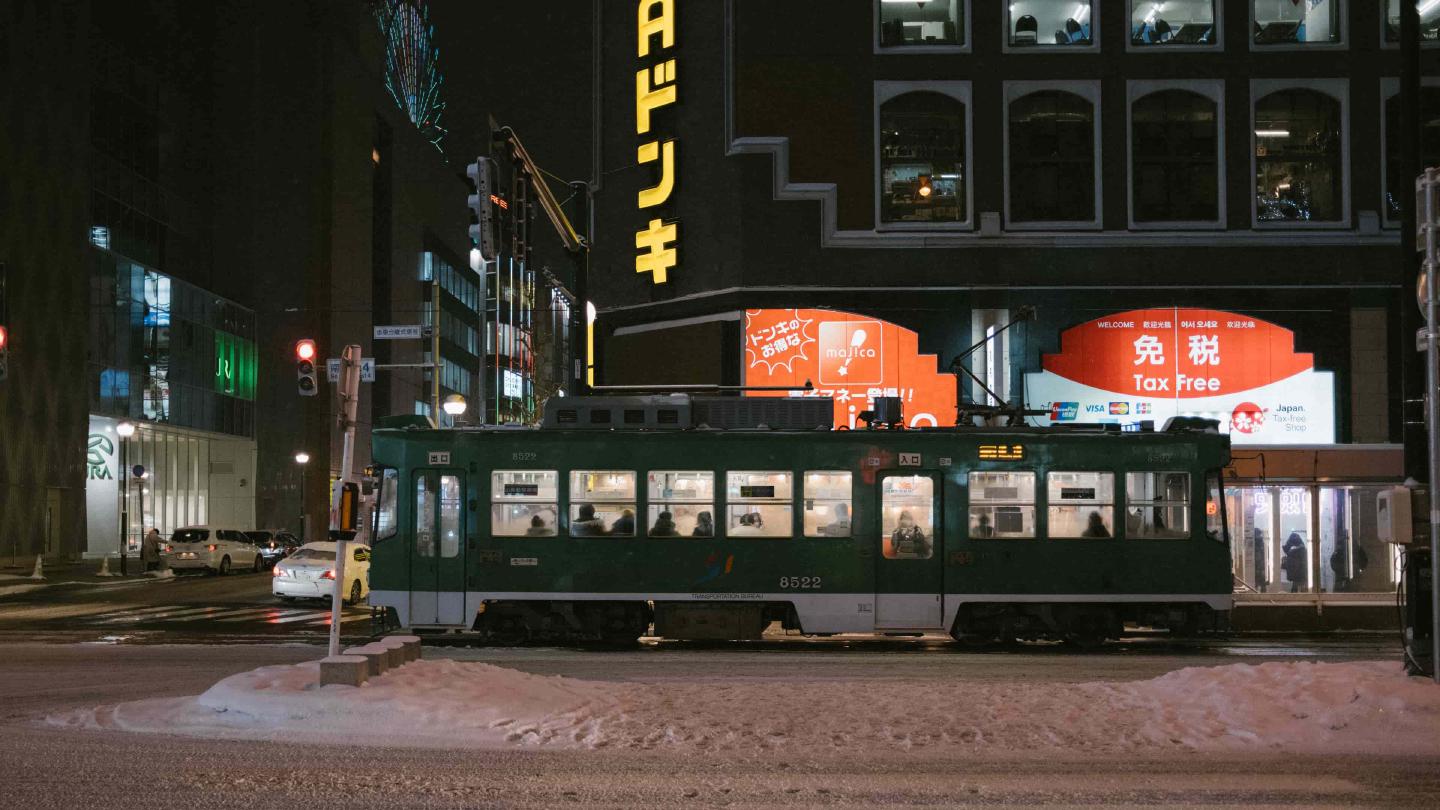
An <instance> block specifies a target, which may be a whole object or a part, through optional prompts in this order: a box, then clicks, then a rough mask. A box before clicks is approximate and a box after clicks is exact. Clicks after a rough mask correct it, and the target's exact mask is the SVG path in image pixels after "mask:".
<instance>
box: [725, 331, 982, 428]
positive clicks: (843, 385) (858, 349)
mask: <svg viewBox="0 0 1440 810" xmlns="http://www.w3.org/2000/svg"><path fill="white" fill-rule="evenodd" d="M919 344H920V338H919V336H918V335H916V334H915V332H913V331H911V330H909V329H905V328H902V327H900V326H896V325H895V324H893V323H889V322H887V321H882V320H879V319H877V318H868V317H865V316H861V315H855V314H852V313H849V312H836V311H833V310H826V309H752V310H746V312H745V375H744V383H745V385H752V386H794V387H797V388H798V387H800V386H803V385H804V384H805V382H806V381H807V380H808V381H810V382H811V383H813V384H814V386H815V389H814V390H812V391H808V392H803V393H802V392H800V391H792V392H788V393H787V392H785V391H757V392H751V394H750V395H751V396H780V397H783V396H815V397H833V398H834V399H835V425H836V427H850V428H854V427H856V426H857V422H858V415H859V413H860V412H861V411H867V410H870V409H871V408H872V407H873V406H874V399H875V398H876V397H882V396H889V397H900V399H901V400H902V401H903V402H904V408H905V424H906V425H908V426H910V427H921V426H938V425H952V424H954V423H955V378H954V377H953V376H952V375H950V374H942V373H939V371H938V370H937V369H938V363H937V358H936V356H935V355H933V354H921V353H920V349H919ZM859 426H860V427H863V426H864V424H863V423H860V424H859Z"/></svg>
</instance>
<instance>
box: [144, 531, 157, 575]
mask: <svg viewBox="0 0 1440 810" xmlns="http://www.w3.org/2000/svg"><path fill="white" fill-rule="evenodd" d="M140 560H141V561H142V562H144V563H145V570H146V571H158V570H159V569H160V531H159V530H158V529H151V530H150V531H148V532H146V533H145V539H144V540H142V541H141V542H140Z"/></svg>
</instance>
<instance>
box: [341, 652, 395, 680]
mask: <svg viewBox="0 0 1440 810" xmlns="http://www.w3.org/2000/svg"><path fill="white" fill-rule="evenodd" d="M345 654H346V655H361V656H364V657H365V660H366V661H368V662H369V664H370V677H372V678H374V677H377V676H380V675H384V674H385V670H387V669H389V668H390V653H389V651H387V650H386V649H385V647H384V646H382V645H379V644H362V645H360V646H359V647H351V648H350V649H348V650H346V651H345Z"/></svg>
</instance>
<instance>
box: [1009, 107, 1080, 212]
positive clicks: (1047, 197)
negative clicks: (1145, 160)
mask: <svg viewBox="0 0 1440 810" xmlns="http://www.w3.org/2000/svg"><path fill="white" fill-rule="evenodd" d="M1023 89H1024V88H1021V87H1015V88H1012V92H1020V91H1022V90H1023ZM1093 92H1094V93H1095V94H1096V95H1098V90H1093ZM1095 141H1096V133H1095V102H1094V100H1092V99H1091V98H1086V97H1085V96H1083V95H1080V94H1078V93H1076V92H1070V91H1068V90H1059V89H1055V90H1045V89H1041V90H1037V91H1035V92H1030V93H1028V94H1024V95H1020V96H1019V97H1017V98H1014V99H1012V100H1011V102H1010V113H1009V133H1008V146H1009V149H1008V158H1009V183H1008V186H1007V188H1006V191H1007V196H1008V200H1007V204H1008V207H1009V221H1010V223H1021V224H1023V223H1042V224H1052V223H1054V224H1064V223H1074V224H1078V225H1095V224H1098V216H1097V210H1098V207H1099V203H1098V200H1097V199H1096V198H1097V196H1098V195H1097V188H1098V187H1097V185H1096V175H1097V169H1096V160H1097V157H1096V154H1097V153H1096V149H1095Z"/></svg>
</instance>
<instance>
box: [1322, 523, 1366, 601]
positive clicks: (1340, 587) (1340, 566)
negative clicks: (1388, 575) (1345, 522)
mask: <svg viewBox="0 0 1440 810" xmlns="http://www.w3.org/2000/svg"><path fill="white" fill-rule="evenodd" d="M1350 549H1351V543H1350V538H1349V537H1346V536H1343V535H1342V536H1341V537H1340V538H1339V540H1337V541H1336V543H1335V553H1333V554H1331V555H1330V570H1331V571H1334V572H1335V591H1336V592H1337V593H1338V592H1340V591H1348V590H1350V589H1351V588H1353V587H1354V585H1355V578H1356V577H1358V576H1360V575H1361V574H1362V573H1364V572H1365V569H1366V568H1368V567H1369V566H1370V555H1368V554H1366V553H1365V549H1364V548H1362V547H1361V546H1360V544H1359V543H1356V544H1355V545H1354V554H1353V556H1354V559H1355V568H1354V570H1353V571H1352V570H1351V568H1350V558H1351V556H1352V555H1351V551H1350Z"/></svg>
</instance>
